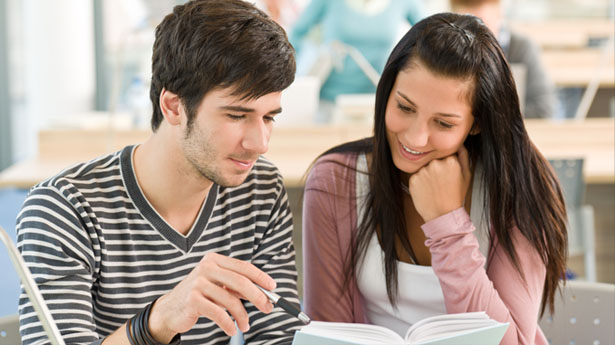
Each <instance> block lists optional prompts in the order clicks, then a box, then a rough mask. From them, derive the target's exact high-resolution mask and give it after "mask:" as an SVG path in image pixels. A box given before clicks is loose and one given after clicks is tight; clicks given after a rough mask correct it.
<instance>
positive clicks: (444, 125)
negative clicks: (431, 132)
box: [437, 120, 453, 128]
mask: <svg viewBox="0 0 615 345" xmlns="http://www.w3.org/2000/svg"><path fill="white" fill-rule="evenodd" d="M437 122H438V125H439V126H440V127H443V128H453V125H451V124H450V123H447V122H444V121H441V120H438V121H437Z"/></svg>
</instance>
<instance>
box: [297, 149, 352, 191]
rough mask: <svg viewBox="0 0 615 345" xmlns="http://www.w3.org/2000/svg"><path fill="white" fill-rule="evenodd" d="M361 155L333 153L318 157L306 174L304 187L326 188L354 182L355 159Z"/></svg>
mask: <svg viewBox="0 0 615 345" xmlns="http://www.w3.org/2000/svg"><path fill="white" fill-rule="evenodd" d="M361 154H362V153H356V152H342V153H339V152H335V153H327V154H324V155H322V156H320V157H319V158H318V159H317V160H316V162H314V164H313V166H312V168H311V169H310V171H309V173H308V176H307V180H306V187H326V186H330V185H339V184H341V182H344V183H348V182H352V181H354V175H355V173H356V165H357V158H358V157H359V155H361ZM325 189H329V188H325Z"/></svg>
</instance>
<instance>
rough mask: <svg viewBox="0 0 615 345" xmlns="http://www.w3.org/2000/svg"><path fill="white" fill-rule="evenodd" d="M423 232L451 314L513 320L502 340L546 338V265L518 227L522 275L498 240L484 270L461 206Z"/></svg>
mask: <svg viewBox="0 0 615 345" xmlns="http://www.w3.org/2000/svg"><path fill="white" fill-rule="evenodd" d="M423 231H424V232H425V234H426V236H427V241H426V242H425V244H426V245H427V246H428V247H429V249H430V251H431V263H432V267H433V269H434V271H435V273H436V275H437V276H438V279H439V280H440V285H441V287H442V292H443V293H444V301H445V304H446V309H447V312H448V313H460V312H470V311H485V312H486V313H487V314H488V315H489V316H490V317H491V318H493V319H495V320H497V321H500V322H509V323H510V325H509V327H508V330H507V331H506V334H505V335H504V338H503V340H502V342H501V344H534V342H535V341H537V342H538V343H546V340H544V336H543V335H542V332H541V331H540V329H539V328H538V320H537V317H538V312H539V308H540V301H541V298H542V291H543V287H544V281H545V275H546V268H545V266H544V264H543V263H542V259H541V258H540V255H539V254H538V252H537V251H536V250H535V249H534V247H533V246H532V245H531V243H530V242H529V241H528V240H527V239H526V238H525V237H524V236H523V235H522V234H521V232H520V231H519V229H517V228H513V229H511V235H512V239H513V243H514V246H515V253H516V255H517V259H518V262H519V267H520V268H521V272H522V273H523V275H524V277H521V275H520V274H519V272H518V271H517V270H516V268H515V266H514V265H513V263H512V262H511V261H510V258H509V257H508V255H507V254H506V252H505V250H504V248H503V247H502V246H500V245H499V244H498V243H497V241H496V243H495V246H494V248H493V249H492V251H493V252H492V253H491V254H490V258H491V259H490V260H491V261H490V263H489V265H488V269H487V271H486V270H485V268H484V263H485V260H486V259H485V257H484V256H483V255H482V254H481V253H480V251H479V244H478V240H477V239H476V236H474V234H473V231H474V226H473V225H472V223H471V221H470V217H469V215H468V214H467V212H466V211H465V209H463V208H459V209H457V210H455V211H452V212H450V213H447V214H445V215H443V216H440V217H438V218H436V219H434V220H432V221H430V222H427V223H426V224H424V225H423ZM524 278H525V279H524Z"/></svg>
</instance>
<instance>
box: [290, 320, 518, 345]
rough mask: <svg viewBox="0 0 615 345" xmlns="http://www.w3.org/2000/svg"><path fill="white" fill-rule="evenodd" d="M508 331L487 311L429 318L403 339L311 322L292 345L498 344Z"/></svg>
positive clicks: (378, 329)
mask: <svg viewBox="0 0 615 345" xmlns="http://www.w3.org/2000/svg"><path fill="white" fill-rule="evenodd" d="M507 328H508V323H501V322H498V321H495V320H493V319H490V318H489V316H487V314H485V313H484V312H472V313H460V314H445V315H438V316H432V317H428V318H425V319H423V320H421V321H419V322H417V323H415V324H414V325H412V327H410V328H409V329H408V331H407V332H406V336H405V337H403V338H402V337H401V336H400V335H399V334H397V333H395V332H393V331H392V330H390V329H388V328H385V327H382V326H376V325H368V324H362V323H340V322H321V321H312V322H311V323H310V324H309V325H307V326H304V327H303V328H302V329H301V330H299V331H297V332H296V333H295V339H294V340H293V345H312V344H319V345H350V344H352V345H356V344H410V345H453V344H454V345H460V344H472V345H497V344H499V343H500V340H502V337H503V336H504V333H505V332H506V329H507Z"/></svg>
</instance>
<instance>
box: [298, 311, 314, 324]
mask: <svg viewBox="0 0 615 345" xmlns="http://www.w3.org/2000/svg"><path fill="white" fill-rule="evenodd" d="M297 317H298V318H299V320H301V322H303V323H304V324H305V325H309V324H310V322H312V320H311V319H310V317H309V316H307V315H306V314H305V313H304V312H301V313H299V315H297Z"/></svg>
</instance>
